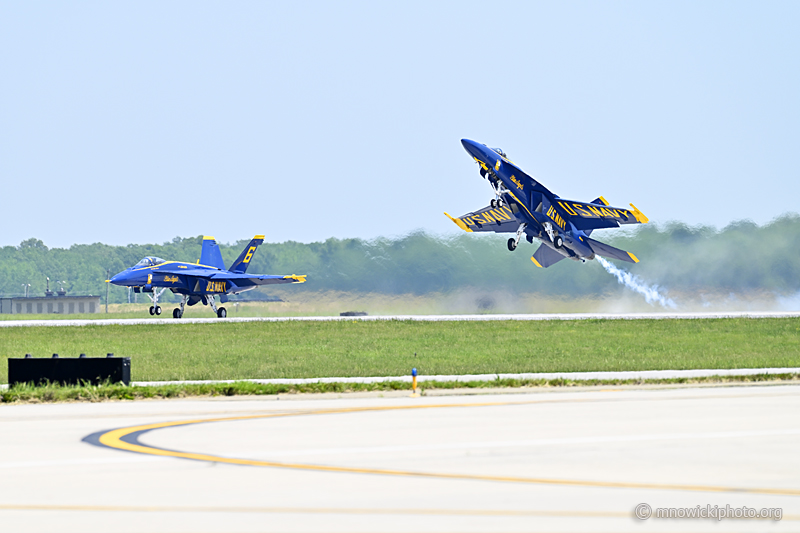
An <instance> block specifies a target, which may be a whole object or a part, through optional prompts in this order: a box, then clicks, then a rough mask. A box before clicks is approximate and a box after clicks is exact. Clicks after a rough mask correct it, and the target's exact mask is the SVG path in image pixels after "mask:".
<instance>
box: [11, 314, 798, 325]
mask: <svg viewBox="0 0 800 533" xmlns="http://www.w3.org/2000/svg"><path fill="white" fill-rule="evenodd" d="M798 317H800V311H763V312H762V311H735V312H720V313H716V312H707V313H676V312H669V313H537V314H502V315H501V314H497V315H491V314H484V315H385V316H378V315H376V316H279V317H242V318H235V317H228V318H225V319H219V318H182V319H180V320H175V319H174V318H154V317H151V318H146V317H143V318H115V319H114V318H112V319H94V320H58V319H53V320H0V328H14V327H31V326H52V327H58V326H108V325H112V324H114V325H123V326H126V325H128V326H132V325H137V324H220V323H224V322H293V321H301V322H330V321H336V320H366V321H370V320H415V321H420V322H457V321H463V320H470V321H480V322H491V321H496V320H522V321H536V320H672V319H677V320H696V319H700V318H798Z"/></svg>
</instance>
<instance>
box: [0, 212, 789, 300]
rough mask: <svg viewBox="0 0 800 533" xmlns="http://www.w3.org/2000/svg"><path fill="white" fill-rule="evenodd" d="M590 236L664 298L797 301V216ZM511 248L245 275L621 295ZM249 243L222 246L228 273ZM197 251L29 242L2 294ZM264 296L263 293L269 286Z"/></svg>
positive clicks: (480, 239) (300, 264)
mask: <svg viewBox="0 0 800 533" xmlns="http://www.w3.org/2000/svg"><path fill="white" fill-rule="evenodd" d="M593 237H595V238H597V239H599V240H601V241H604V242H608V243H609V244H612V245H614V246H617V247H620V248H622V249H624V250H628V251H630V252H633V253H634V254H635V255H636V256H637V257H638V258H639V259H640V261H641V262H640V263H638V264H635V265H631V264H627V263H621V262H616V263H617V264H618V266H621V267H623V268H625V269H627V270H629V271H630V272H631V273H633V274H635V275H637V276H639V277H640V278H641V279H643V280H645V281H646V282H647V283H650V284H658V285H660V286H662V287H666V288H669V289H670V290H673V289H674V290H676V291H686V292H691V291H698V290H705V291H730V292H746V291H772V292H775V293H778V294H793V293H796V292H798V291H800V215H796V214H790V215H784V216H782V217H780V218H778V219H776V220H774V221H772V222H770V223H769V224H765V225H762V226H758V225H756V224H754V223H752V222H749V221H740V222H735V223H732V224H730V225H728V226H727V227H725V228H723V229H721V230H718V229H716V228H713V227H710V226H688V225H686V224H683V223H679V222H673V223H669V224H665V225H656V224H648V225H645V226H640V227H637V228H636V229H633V230H611V231H608V232H597V234H596V235H593ZM507 238H508V236H503V235H493V234H491V235H477V234H465V233H463V234H459V235H456V236H452V237H441V236H434V235H430V234H427V233H425V232H423V231H419V232H415V233H411V234H409V235H406V236H404V237H400V238H396V239H388V238H379V239H374V240H364V239H335V238H330V239H328V240H326V241H324V242H314V243H307V244H306V243H299V242H293V241H288V242H283V243H264V244H263V245H262V246H261V247H260V248H259V249H258V251H257V252H256V253H255V255H254V256H253V260H252V262H251V263H250V267H249V271H250V272H254V273H259V274H306V275H308V282H307V283H305V284H303V285H296V286H293V290H298V291H323V290H337V291H351V292H377V293H385V294H425V293H431V292H447V291H451V290H457V289H464V288H475V289H481V290H497V289H503V290H511V291H517V292H523V293H539V294H543V295H551V296H564V297H576V296H596V295H602V294H606V293H609V292H612V291H618V290H620V289H619V287H618V285H617V282H616V281H615V280H614V279H613V278H612V277H611V276H609V275H608V274H607V273H606V272H605V271H604V270H603V269H602V268H601V267H600V265H598V264H597V263H596V262H589V263H587V264H580V263H577V262H574V261H562V262H561V263H558V264H557V265H555V266H553V267H551V268H549V269H545V270H543V269H540V268H537V267H536V266H535V265H533V263H532V262H531V261H530V256H531V255H532V254H533V252H534V251H535V250H536V247H535V246H530V245H524V244H525V243H522V244H521V245H520V247H519V248H517V250H516V251H515V252H509V251H508V250H507V248H506V244H505V241H506V240H507ZM247 242H248V241H247V240H243V241H239V242H236V243H232V244H220V249H221V251H222V255H223V258H224V259H225V263H226V265H230V264H231V263H232V262H233V260H234V259H235V258H236V257H237V256H238V255H239V253H240V252H241V250H242V249H243V247H244V246H245V245H246V244H247ZM201 243H202V236H201V235H199V236H196V237H188V238H182V237H176V238H174V239H173V240H172V241H171V242H166V243H163V244H144V245H139V244H129V245H127V246H110V245H106V244H100V243H96V244H76V245H73V246H71V247H69V248H67V249H64V248H48V247H47V246H46V245H45V243H43V242H42V241H41V240H39V239H28V240H26V241H23V242H22V243H20V245H19V246H5V247H3V248H2V249H0V293H2V294H3V296H6V297H8V296H19V295H21V294H24V285H27V284H30V288H29V294H30V295H31V296H43V295H44V290H45V286H46V278H47V277H49V278H50V280H51V281H50V288H51V290H56V289H58V288H59V286H61V285H62V284H63V287H64V288H65V289H66V290H67V291H68V293H70V294H93V295H100V296H103V297H104V296H105V293H106V283H105V280H106V279H108V278H107V275H108V274H109V273H110V274H111V275H113V274H115V273H117V272H120V271H121V270H124V269H125V268H127V267H129V266H131V265H134V264H135V263H136V262H138V261H139V260H140V259H141V258H142V257H145V256H158V257H162V258H164V259H173V260H179V261H188V262H192V263H194V262H196V261H197V260H198V259H199V257H200V248H201ZM58 282H63V283H58ZM261 291H264V292H266V293H268V292H269V288H268V287H267V288H265V289H261ZM250 294H251V295H252V293H250ZM127 298H128V293H127V291H126V290H125V289H124V288H121V287H114V286H112V287H110V288H109V302H111V303H122V302H125V301H127Z"/></svg>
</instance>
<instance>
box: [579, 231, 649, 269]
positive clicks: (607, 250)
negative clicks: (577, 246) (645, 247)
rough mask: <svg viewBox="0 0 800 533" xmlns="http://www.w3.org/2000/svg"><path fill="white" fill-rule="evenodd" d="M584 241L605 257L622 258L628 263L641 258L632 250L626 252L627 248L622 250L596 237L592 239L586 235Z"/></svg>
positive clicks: (635, 261)
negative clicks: (597, 239)
mask: <svg viewBox="0 0 800 533" xmlns="http://www.w3.org/2000/svg"><path fill="white" fill-rule="evenodd" d="M583 242H585V243H586V244H588V245H589V247H590V248H591V249H592V250H593V251H594V253H596V254H597V255H601V256H603V257H608V258H610V259H620V260H622V261H627V262H628V263H638V262H639V259H638V258H637V257H636V256H635V255H633V254H632V253H630V252H626V251H625V250H620V249H619V248H614V247H613V246H609V245H608V244H606V243H603V242H600V241H596V240H594V239H590V238H588V237H585V238H584V239H583Z"/></svg>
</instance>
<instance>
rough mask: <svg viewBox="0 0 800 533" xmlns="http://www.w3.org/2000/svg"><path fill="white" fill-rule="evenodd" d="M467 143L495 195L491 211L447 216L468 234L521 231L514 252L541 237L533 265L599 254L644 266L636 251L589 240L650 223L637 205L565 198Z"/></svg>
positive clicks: (496, 153) (498, 154)
mask: <svg viewBox="0 0 800 533" xmlns="http://www.w3.org/2000/svg"><path fill="white" fill-rule="evenodd" d="M461 144H462V145H464V149H466V151H467V152H468V153H469V155H471V156H472V157H473V159H475V161H477V162H478V165H479V166H480V173H481V176H483V177H484V178H485V179H487V180H488V181H489V183H490V184H491V186H492V189H493V190H494V194H495V199H493V200H492V201H491V203H490V204H489V207H484V208H483V209H480V210H478V211H474V212H472V213H467V214H466V215H463V216H460V217H458V218H453V217H451V216H450V215H448V214H447V213H445V215H447V217H448V218H449V219H450V220H452V221H453V222H455V223H456V224H457V225H458V227H460V228H461V229H463V230H464V231H468V232H473V231H493V232H495V233H516V236H515V237H512V238H510V239H508V249H509V250H510V251H512V252H513V251H514V250H515V249H516V248H517V245H518V244H519V241H520V239H521V238H522V236H523V235H524V236H525V239H526V240H527V241H528V242H530V243H533V240H534V239H537V240H539V241H541V243H542V244H541V245H540V246H539V249H538V250H536V252H535V253H534V254H533V257H531V261H533V263H534V264H535V265H536V266H538V267H541V268H547V267H549V266H552V265H554V264H556V263H558V262H559V261H561V260H562V259H573V260H575V261H582V262H585V261H586V260H587V259H589V260H591V259H594V257H595V255H599V256H602V257H609V258H612V259H620V260H622V261H628V262H630V263H638V262H639V260H638V259H637V258H636V256H635V255H633V254H632V253H629V252H626V251H624V250H620V249H619V248H614V247H613V246H609V245H608V244H604V243H602V242H600V241H596V240H594V239H592V238H590V237H589V235H591V234H592V231H594V230H596V229H603V228H617V227H619V225H620V224H646V223H647V222H648V220H647V217H646V216H644V214H643V213H642V212H641V211H639V210H638V209H637V208H636V206H634V205H633V204H630V206H631V208H632V210H628V209H623V208H619V207H611V206H609V205H608V202H606V200H605V198H603V197H602V196H601V197H599V198H597V199H596V200H592V201H591V202H576V201H573V200H565V199H563V198H560V197H558V196H556V195H555V194H553V193H552V192H550V191H549V190H548V189H547V188H546V187H545V186H544V185H542V184H541V183H539V182H538V181H536V180H535V179H533V178H532V177H530V176H529V175H528V174H526V173H525V172H523V171H522V169H520V168H519V167H518V166H517V165H515V164H514V163H512V162H511V161H509V159H508V158H507V157H506V154H505V153H503V151H502V150H501V149H499V148H489V147H487V146H486V145H485V144H480V143H477V142H475V141H470V140H469V139H462V140H461Z"/></svg>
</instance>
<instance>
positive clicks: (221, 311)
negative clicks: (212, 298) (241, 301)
mask: <svg viewBox="0 0 800 533" xmlns="http://www.w3.org/2000/svg"><path fill="white" fill-rule="evenodd" d="M217 316H218V317H219V318H225V317H226V316H228V312H227V311H226V310H225V308H224V307H220V308H219V309H217Z"/></svg>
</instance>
